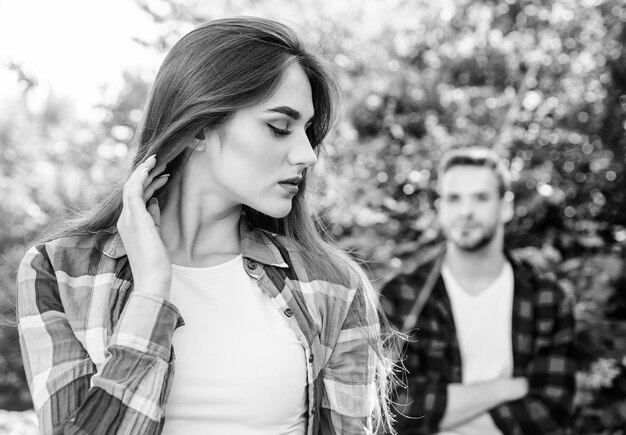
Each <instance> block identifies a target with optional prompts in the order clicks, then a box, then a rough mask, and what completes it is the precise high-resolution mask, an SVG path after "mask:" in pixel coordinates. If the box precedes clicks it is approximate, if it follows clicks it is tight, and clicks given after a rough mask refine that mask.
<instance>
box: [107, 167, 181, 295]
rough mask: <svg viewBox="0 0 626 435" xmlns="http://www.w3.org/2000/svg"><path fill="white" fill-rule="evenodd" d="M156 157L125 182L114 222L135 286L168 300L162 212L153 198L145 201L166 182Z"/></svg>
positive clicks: (169, 271) (168, 267)
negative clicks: (120, 205) (116, 219)
mask: <svg viewBox="0 0 626 435" xmlns="http://www.w3.org/2000/svg"><path fill="white" fill-rule="evenodd" d="M155 167H156V157H155V156H150V157H148V158H147V159H146V160H145V161H144V162H143V163H142V164H140V165H139V166H137V168H136V169H135V170H134V171H133V173H132V174H131V175H130V177H129V178H128V181H126V183H125V184H124V191H123V208H122V213H121V214H120V218H119V220H118V221H117V230H118V231H119V233H120V236H121V238H122V242H124V247H125V248H126V253H127V255H128V260H129V262H130V268H131V270H132V272H133V280H134V285H135V289H136V290H139V291H142V292H146V293H151V294H153V295H155V296H160V297H162V298H165V299H168V298H169V294H170V286H171V283H172V266H171V263H170V259H169V256H168V255H167V250H166V249H165V245H164V244H163V241H162V240H161V236H160V234H159V231H160V225H161V213H160V210H159V205H158V203H157V200H156V199H155V198H152V199H151V200H150V202H149V203H148V206H147V207H146V201H147V200H148V199H150V198H151V197H152V195H153V194H154V192H156V191H157V190H158V189H160V188H161V187H163V186H164V185H165V183H167V180H168V177H169V174H167V175H161V176H158V175H159V174H160V173H161V172H163V170H164V169H165V166H164V165H161V166H159V167H156V168H155Z"/></svg>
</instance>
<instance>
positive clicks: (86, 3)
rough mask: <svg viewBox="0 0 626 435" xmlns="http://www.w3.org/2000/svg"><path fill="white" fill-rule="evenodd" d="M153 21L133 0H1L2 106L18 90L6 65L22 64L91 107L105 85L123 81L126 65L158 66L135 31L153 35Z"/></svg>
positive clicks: (48, 85)
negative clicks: (134, 39)
mask: <svg viewBox="0 0 626 435" xmlns="http://www.w3.org/2000/svg"><path fill="white" fill-rule="evenodd" d="M154 34H155V29H154V24H153V22H152V20H151V19H150V17H149V16H147V14H145V13H144V12H142V11H141V10H140V9H139V8H138V7H137V5H136V4H135V3H134V1H133V0H0V106H1V105H2V100H3V99H5V100H6V97H7V96H10V95H11V94H13V93H15V92H17V91H18V89H19V88H18V87H17V83H16V81H15V74H11V75H9V73H8V72H7V68H6V66H7V65H8V64H10V63H17V64H21V65H22V67H23V68H24V70H25V71H26V72H27V73H28V74H30V75H32V76H34V77H35V78H36V79H37V81H38V83H39V84H40V86H39V89H38V91H37V92H39V93H42V92H43V93H45V92H49V91H50V90H53V92H55V93H56V94H58V95H60V96H67V97H68V98H69V99H72V100H75V101H77V103H78V105H79V106H80V105H82V106H83V107H84V108H88V107H90V106H91V105H93V104H94V103H96V102H97V101H98V99H99V98H102V94H101V87H102V85H108V86H113V87H114V86H115V85H116V84H121V72H122V71H123V70H124V69H127V68H144V67H145V68H151V69H156V68H157V67H158V62H159V60H158V59H157V58H156V55H155V54H154V53H152V52H150V51H149V50H146V49H144V48H142V47H141V46H140V45H139V44H137V43H134V42H133V41H132V37H133V36H136V37H140V38H142V39H150V38H151V36H153V35H154Z"/></svg>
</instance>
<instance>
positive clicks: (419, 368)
mask: <svg viewBox="0 0 626 435" xmlns="http://www.w3.org/2000/svg"><path fill="white" fill-rule="evenodd" d="M408 281H409V277H408V276H406V275H399V276H397V277H395V278H394V279H392V280H391V281H389V282H388V283H387V284H385V286H383V288H382V290H381V304H382V307H383V311H384V313H385V315H386V316H387V318H388V319H389V321H390V322H391V323H392V324H393V325H395V326H396V327H397V328H401V327H402V325H403V323H404V320H405V318H406V317H407V315H408V313H409V311H410V310H411V308H412V306H413V304H414V302H415V299H416V298H417V294H418V289H420V288H422V285H421V284H423V283H422V280H421V276H420V275H414V276H411V279H410V283H409V282H408ZM434 325H438V323H437V321H436V319H433V318H431V311H430V310H428V309H426V308H425V309H424V310H422V313H421V315H420V318H419V322H418V324H417V327H415V328H413V329H412V330H411V331H402V332H404V333H407V335H408V339H407V342H406V343H405V346H404V352H403V358H402V361H403V365H404V369H405V371H404V372H403V373H399V377H400V379H401V380H402V381H403V383H404V384H405V385H404V386H403V387H401V388H398V389H397V390H396V391H395V397H394V401H395V402H396V403H397V404H396V405H395V414H396V415H395V419H396V424H395V426H396V429H397V430H398V431H399V433H412V434H431V433H436V432H438V430H439V423H440V422H441V419H442V418H443V414H444V412H445V409H446V406H447V402H448V389H447V388H448V383H449V382H447V381H446V380H445V379H444V377H443V376H442V373H443V372H444V371H445V367H447V365H449V364H451V361H450V360H449V358H448V357H447V356H446V354H445V348H446V341H445V337H443V335H442V334H443V331H444V328H440V327H433V326H434Z"/></svg>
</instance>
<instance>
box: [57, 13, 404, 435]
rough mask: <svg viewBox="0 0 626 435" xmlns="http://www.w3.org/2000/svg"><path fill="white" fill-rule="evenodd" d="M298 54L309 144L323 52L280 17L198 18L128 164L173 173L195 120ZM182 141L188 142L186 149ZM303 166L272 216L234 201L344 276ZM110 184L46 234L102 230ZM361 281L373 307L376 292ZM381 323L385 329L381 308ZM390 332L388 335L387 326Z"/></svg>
mask: <svg viewBox="0 0 626 435" xmlns="http://www.w3.org/2000/svg"><path fill="white" fill-rule="evenodd" d="M293 63H298V64H299V65H300V66H301V67H302V68H303V69H304V71H305V73H306V75H307V77H308V79H309V82H310V84H311V89H312V94H313V106H314V109H315V116H314V119H313V122H312V123H311V125H310V126H309V127H308V129H307V136H308V138H309V141H310V143H311V146H312V147H313V148H314V149H315V151H316V153H319V151H320V148H321V144H322V140H323V139H324V137H326V135H327V134H328V133H329V131H330V130H331V129H332V127H333V125H334V123H335V121H336V113H335V110H336V107H337V106H338V102H339V90H338V88H337V85H336V83H335V81H334V80H333V79H332V78H331V77H330V75H329V73H328V69H327V68H326V66H325V65H324V63H323V61H322V60H321V59H320V58H318V57H317V56H316V55H315V54H313V53H311V52H309V51H308V50H307V49H306V48H305V46H304V44H303V43H302V41H301V40H300V38H299V37H298V35H297V34H295V33H294V32H293V31H292V30H291V29H290V28H289V27H287V26H285V25H282V24H280V23H277V22H274V21H271V20H266V19H260V18H251V17H238V18H227V19H220V20H215V21H210V22H207V23H205V24H203V25H201V26H199V27H197V28H196V29H194V30H193V31H191V32H190V33H188V34H187V35H185V36H184V37H183V38H182V39H181V40H180V41H179V42H178V43H176V44H175V45H174V47H173V48H172V49H171V50H170V52H169V53H168V54H167V56H166V58H165V60H164V61H163V64H162V65H161V68H160V69H159V72H158V74H157V76H156V79H155V82H154V84H153V86H152V89H151V91H150V94H149V96H148V101H147V104H146V107H145V109H144V113H143V118H142V120H141V121H140V123H139V126H138V129H137V134H136V137H135V142H136V145H137V154H136V156H135V158H134V161H133V164H132V168H131V172H132V171H133V170H134V169H135V168H136V167H137V166H138V165H139V164H140V163H141V162H143V161H144V160H145V159H146V158H147V157H148V156H150V155H152V154H155V155H156V158H157V162H158V164H159V165H161V164H166V165H167V167H166V169H165V171H164V172H166V173H170V174H171V175H172V176H173V177H172V178H174V176H175V175H176V174H177V173H178V172H180V171H181V170H182V169H183V167H184V165H185V163H186V159H187V158H188V153H189V150H190V149H192V147H193V144H194V140H195V138H196V137H197V136H198V135H199V134H201V132H202V131H203V129H205V128H208V129H219V128H220V127H222V126H223V125H224V124H225V123H226V122H227V121H228V120H229V118H230V117H231V116H232V115H233V114H234V113H235V112H236V111H238V110H241V109H244V108H249V107H252V106H254V105H256V104H259V103H260V102H262V101H264V100H266V99H267V98H269V97H271V95H272V94H273V92H274V91H275V90H276V88H277V87H278V85H279V84H280V81H281V79H282V77H283V75H284V73H285V71H286V70H287V68H288V67H289V66H290V65H291V64H293ZM190 147H191V148H190ZM306 178H307V175H306V174H305V177H304V180H303V182H302V184H301V186H300V187H301V188H300V190H299V192H298V194H297V195H296V196H295V197H294V199H293V205H292V210H291V212H290V213H289V214H288V215H287V216H286V217H284V218H280V219H276V218H272V217H269V216H266V215H263V214H261V213H259V212H257V211H256V210H252V209H250V208H248V207H245V206H244V210H245V213H246V216H247V217H248V219H249V221H250V222H251V223H252V224H253V225H255V226H256V227H258V228H261V229H264V230H268V231H271V232H274V233H280V234H283V235H285V236H286V237H289V238H290V239H292V240H294V241H296V242H297V243H299V244H301V245H302V246H303V247H304V248H305V249H303V250H302V255H303V257H304V260H305V261H306V264H307V266H308V267H309V268H310V269H312V271H313V272H314V273H316V274H317V275H316V276H320V277H322V278H327V279H328V281H330V282H341V281H345V278H346V276H347V275H348V274H349V275H350V276H355V275H354V274H355V273H356V274H357V275H356V276H362V279H363V280H365V281H366V279H365V277H364V274H363V273H362V271H361V269H360V267H359V266H358V265H357V264H356V263H355V262H354V261H353V260H352V259H351V258H350V257H349V256H348V255H347V254H345V253H344V252H342V251H341V250H339V249H338V248H336V247H335V246H333V245H332V244H331V243H329V242H327V241H326V240H324V237H322V236H321V235H320V233H319V232H318V226H317V225H316V224H315V221H314V218H313V216H312V214H311V213H309V210H308V209H307V206H306V200H305V196H304V194H305V190H306V189H305V185H306ZM122 186H123V184H122V183H120V184H119V185H118V186H117V187H116V188H115V189H114V190H113V191H112V192H111V193H110V194H108V195H107V196H106V197H105V198H103V199H102V200H100V201H98V203H97V204H96V205H95V206H93V207H92V208H91V210H89V211H87V212H86V213H85V214H83V215H82V216H81V217H79V218H78V219H74V220H71V221H69V222H67V223H66V225H64V228H63V229H61V230H59V231H58V232H57V233H56V234H55V235H54V236H49V237H47V239H48V240H50V239H54V238H58V237H66V236H93V235H98V234H104V233H109V232H111V230H112V229H113V228H115V225H116V223H117V220H118V219H119V216H120V213H121V211H122ZM167 196H168V186H167V185H166V187H164V188H163V189H160V190H159V191H158V192H156V193H155V197H156V198H157V199H158V201H159V204H161V205H163V204H165V203H166V201H167ZM363 284H364V288H367V289H368V290H367V291H368V292H371V294H370V295H369V296H370V298H369V299H371V300H372V301H374V304H375V307H376V309H377V310H378V312H379V313H380V307H379V306H378V303H377V302H376V297H375V295H374V294H373V290H371V286H369V285H367V284H368V283H363ZM379 317H380V318H381V320H382V321H383V324H382V325H381V326H382V329H383V330H384V331H391V329H390V327H389V325H388V324H387V322H386V321H385V319H384V316H382V315H380V316H379ZM382 336H386V335H385V333H384V332H383V334H381V335H380V336H373V337H370V343H371V346H373V347H374V349H375V351H376V354H377V355H378V360H379V361H378V362H379V364H378V365H377V367H378V373H377V383H378V385H379V394H378V399H379V400H378V405H379V406H378V407H377V408H376V411H375V415H374V420H375V425H376V426H381V425H382V424H384V423H385V422H389V419H388V418H386V417H389V415H390V413H389V407H388V397H389V394H388V393H389V391H388V390H389V386H388V382H387V381H388V379H390V377H391V376H392V369H393V367H392V366H393V364H392V361H391V360H390V358H389V356H388V355H389V354H390V352H389V349H388V346H387V345H386V342H385V341H386V339H381V337H382ZM390 336H391V337H393V336H394V334H393V333H390Z"/></svg>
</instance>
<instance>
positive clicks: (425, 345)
mask: <svg viewBox="0 0 626 435" xmlns="http://www.w3.org/2000/svg"><path fill="white" fill-rule="evenodd" d="M439 255H444V254H443V252H441V253H440V254H439ZM507 256H508V258H509V261H510V262H511V265H512V267H513V274H514V295H513V325H512V345H513V376H515V377H517V376H524V377H526V378H527V379H528V384H529V393H528V395H527V396H526V397H524V398H522V399H520V400H515V401H511V402H506V403H503V404H501V405H499V406H496V407H495V408H493V409H490V410H489V414H490V415H491V417H492V418H493V421H494V423H495V424H496V426H497V427H498V428H499V429H500V430H501V431H502V432H503V433H504V434H515V435H516V434H528V435H541V434H563V433H567V428H568V427H569V423H570V421H569V420H570V414H571V408H572V399H573V396H574V392H575V371H576V364H575V362H574V352H575V350H574V319H573V314H572V303H571V300H570V299H569V298H568V297H566V295H565V293H564V292H563V291H562V289H561V288H560V287H559V286H558V285H557V284H556V283H555V282H554V281H552V280H549V279H547V278H545V277H541V276H539V275H538V274H537V273H535V272H534V271H533V270H532V269H531V268H530V266H528V265H527V264H525V263H523V262H521V261H519V260H518V259H516V258H515V257H513V256H512V255H511V254H509V253H508V252H507ZM435 264H436V261H435V260H434V259H430V260H429V261H426V262H424V263H423V264H421V265H419V266H418V267H417V268H416V269H415V270H414V271H413V272H411V273H408V274H401V275H398V276H396V277H395V278H393V279H392V280H391V281H389V282H388V283H387V284H385V285H384V286H383V289H382V291H381V293H382V297H381V303H382V306H383V310H384V311H385V314H386V315H387V316H388V318H389V320H390V321H391V322H392V323H393V324H395V325H396V326H397V327H398V328H401V327H402V324H403V322H404V320H405V319H406V317H407V315H408V313H409V311H410V310H411V307H412V306H413V303H414V302H415V299H416V297H417V295H418V294H419V292H420V290H421V289H422V286H423V285H424V283H425V281H426V279H427V277H428V276H429V274H430V273H431V271H432V269H433V267H435ZM435 273H438V274H439V277H438V279H437V281H436V284H435V286H434V288H433V290H432V293H431V295H430V298H429V299H428V301H427V303H426V305H425V306H424V309H423V310H422V312H421V315H420V316H419V318H418V321H417V325H416V328H415V329H413V330H412V331H411V339H410V340H409V342H408V343H407V345H406V348H405V352H406V355H405V358H406V359H405V366H406V368H407V370H408V375H407V376H408V377H407V389H406V390H404V391H399V392H398V395H399V398H398V400H399V402H401V403H403V404H407V405H406V406H405V407H404V409H400V412H401V413H402V414H404V415H398V417H397V419H398V421H397V426H396V429H397V430H398V432H399V434H400V435H405V434H431V433H436V432H437V431H438V430H439V424H440V422H441V419H442V418H443V415H444V412H445V409H446V404H447V385H448V384H450V383H461V382H462V370H461V366H462V361H461V353H460V350H459V343H458V341H457V337H456V329H455V325H454V320H453V315H452V308H451V305H450V300H449V298H448V295H447V292H446V288H445V285H444V282H443V279H442V278H441V274H440V273H439V271H436V272H435ZM485 320H486V321H489V319H485ZM405 332H406V331H405Z"/></svg>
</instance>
